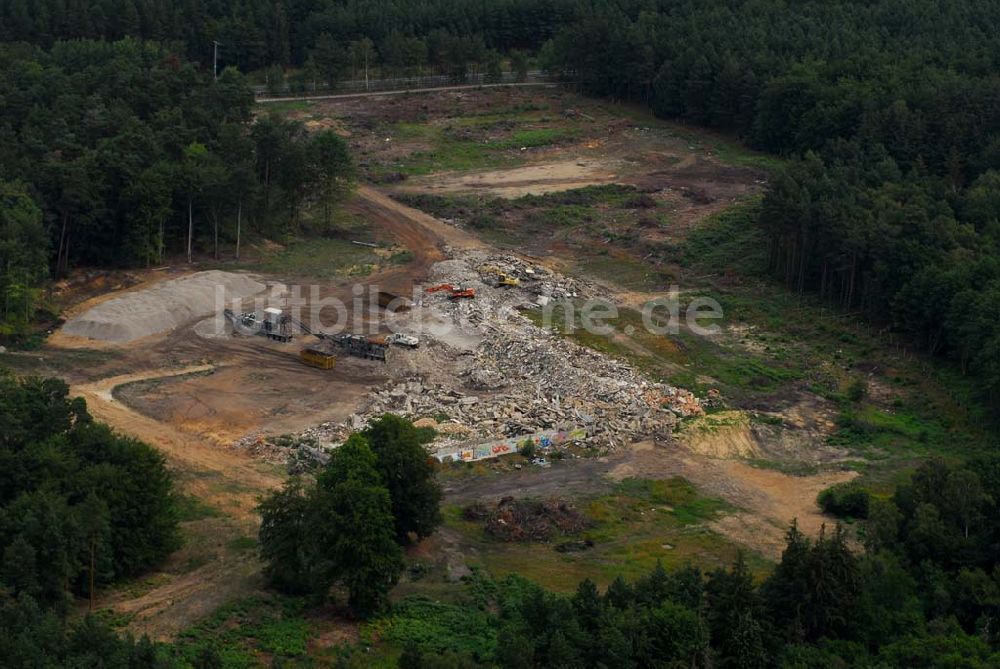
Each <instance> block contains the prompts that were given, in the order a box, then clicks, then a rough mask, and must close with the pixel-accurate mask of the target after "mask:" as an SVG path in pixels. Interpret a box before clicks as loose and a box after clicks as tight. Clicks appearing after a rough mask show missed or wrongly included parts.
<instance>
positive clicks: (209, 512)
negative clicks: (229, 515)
mask: <svg viewBox="0 0 1000 669" xmlns="http://www.w3.org/2000/svg"><path fill="white" fill-rule="evenodd" d="M176 500H177V507H176V508H177V520H179V521H180V522H182V523H189V522H193V521H196V520H204V519H206V518H219V517H221V516H222V515H223V514H222V512H221V511H219V510H218V509H216V508H215V507H214V506H211V505H209V504H205V503H204V502H203V501H201V500H200V499H198V498H197V497H195V496H194V495H185V494H179V495H177V497H176Z"/></svg>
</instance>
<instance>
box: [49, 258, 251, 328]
mask: <svg viewBox="0 0 1000 669" xmlns="http://www.w3.org/2000/svg"><path fill="white" fill-rule="evenodd" d="M265 288H266V286H265V285H264V284H263V283H260V282H259V281H257V280H255V279H254V278H253V277H251V276H250V275H247V274H236V273H233V272H221V271H218V270H212V271H207V272H198V273H197V274H192V275H190V276H185V277H182V278H180V279H172V280H170V281H163V282H161V283H157V284H155V285H153V286H151V287H149V288H144V289H140V290H135V291H131V292H128V293H125V294H124V295H122V296H121V297H116V298H113V299H110V300H107V301H105V302H101V303H100V304H98V305H97V306H95V307H93V308H91V309H88V310H87V311H85V312H84V313H82V314H80V315H79V316H76V317H75V318H72V319H70V320H69V322H67V323H66V325H65V326H64V327H63V332H64V333H65V334H67V335H73V336H76V337H86V338H89V339H97V340H100V341H107V342H113V343H117V344H123V343H126V342H130V341H133V340H135V339H141V338H142V337H148V336H149V335H152V334H157V333H160V332H166V331H168V330H173V329H174V328H177V327H179V326H181V325H185V324H186V323H190V322H192V321H194V320H196V319H199V318H204V317H205V316H209V315H211V314H212V313H214V312H215V310H216V308H217V304H216V303H217V301H218V299H219V298H220V297H221V298H223V300H224V302H223V304H222V306H227V307H228V306H229V305H231V304H232V301H233V300H236V299H242V298H245V297H249V296H251V295H256V294H257V293H260V292H261V291H263V290H264V289H265Z"/></svg>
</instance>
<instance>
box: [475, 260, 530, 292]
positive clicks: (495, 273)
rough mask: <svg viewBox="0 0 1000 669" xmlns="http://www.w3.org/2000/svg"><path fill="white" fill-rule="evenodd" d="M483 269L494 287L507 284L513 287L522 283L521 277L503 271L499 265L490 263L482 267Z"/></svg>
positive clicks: (501, 286)
mask: <svg viewBox="0 0 1000 669" xmlns="http://www.w3.org/2000/svg"><path fill="white" fill-rule="evenodd" d="M481 271H482V272H483V274H485V275H486V276H487V277H488V282H489V283H490V284H491V285H492V286H493V287H494V288H503V287H505V286H506V287H513V286H520V285H521V280H520V279H518V278H516V277H513V276H511V275H510V274H508V273H507V272H505V271H503V270H502V269H500V268H499V267H494V266H492V265H489V266H487V267H483V268H481Z"/></svg>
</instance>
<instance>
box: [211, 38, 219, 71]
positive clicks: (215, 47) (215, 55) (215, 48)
mask: <svg viewBox="0 0 1000 669" xmlns="http://www.w3.org/2000/svg"><path fill="white" fill-rule="evenodd" d="M212 74H213V75H214V76H215V78H216V79H218V78H219V43H218V42H216V41H215V40H212Z"/></svg>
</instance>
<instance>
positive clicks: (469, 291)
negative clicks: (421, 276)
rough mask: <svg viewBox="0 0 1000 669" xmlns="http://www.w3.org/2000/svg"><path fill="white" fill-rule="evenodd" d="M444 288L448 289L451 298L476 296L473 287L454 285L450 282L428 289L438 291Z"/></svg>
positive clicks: (466, 298) (471, 297)
mask: <svg viewBox="0 0 1000 669" xmlns="http://www.w3.org/2000/svg"><path fill="white" fill-rule="evenodd" d="M442 290H446V291H448V299H449V300H471V299H473V298H474V297H475V296H476V291H475V289H473V288H463V287H461V286H454V285H452V284H450V283H442V284H440V285H438V286H431V287H430V288H428V289H427V292H428V293H438V292H440V291H442Z"/></svg>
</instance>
